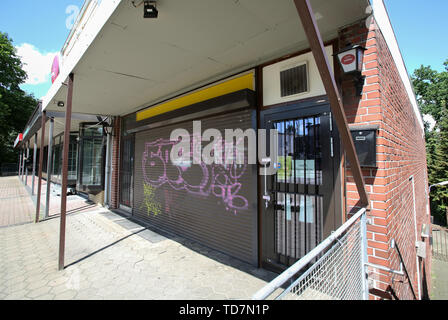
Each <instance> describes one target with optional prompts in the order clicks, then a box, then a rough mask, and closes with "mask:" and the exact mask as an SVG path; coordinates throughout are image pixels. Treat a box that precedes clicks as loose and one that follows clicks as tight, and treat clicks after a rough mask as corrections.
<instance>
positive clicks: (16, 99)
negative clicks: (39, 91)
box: [0, 32, 37, 165]
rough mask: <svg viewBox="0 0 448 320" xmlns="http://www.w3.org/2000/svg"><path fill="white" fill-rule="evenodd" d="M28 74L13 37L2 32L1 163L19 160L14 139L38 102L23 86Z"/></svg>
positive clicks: (0, 62)
mask: <svg viewBox="0 0 448 320" xmlns="http://www.w3.org/2000/svg"><path fill="white" fill-rule="evenodd" d="M26 78H27V74H26V72H25V71H24V70H23V64H22V61H21V60H20V58H19V57H18V56H17V53H16V50H15V48H14V46H13V45H12V40H11V39H10V38H9V37H8V35H7V34H6V33H3V32H0V165H1V164H2V163H7V162H17V150H14V148H13V146H14V141H15V139H16V137H17V135H18V134H19V132H21V131H22V130H23V129H24V127H25V125H26V123H27V121H28V118H29V117H30V116H31V114H32V112H33V110H34V108H35V107H36V105H37V101H36V99H35V98H34V97H33V96H32V95H29V94H27V93H25V92H24V91H23V90H21V89H20V87H19V86H20V85H21V84H22V83H24V82H25V80H26Z"/></svg>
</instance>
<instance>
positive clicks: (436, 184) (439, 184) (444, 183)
mask: <svg viewBox="0 0 448 320" xmlns="http://www.w3.org/2000/svg"><path fill="white" fill-rule="evenodd" d="M447 184H448V181H443V182H439V183H435V184H432V185H430V186H429V192H428V195H429V194H430V193H431V188H432V187H436V186H445V185H447Z"/></svg>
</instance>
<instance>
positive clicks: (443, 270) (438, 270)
mask: <svg viewBox="0 0 448 320" xmlns="http://www.w3.org/2000/svg"><path fill="white" fill-rule="evenodd" d="M432 229H433V238H432V239H433V244H432V246H433V249H432V250H433V256H432V261H431V297H430V298H431V300H448V256H447V254H448V232H447V231H446V229H445V228H443V227H440V226H437V225H433V226H432Z"/></svg>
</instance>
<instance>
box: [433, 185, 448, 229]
mask: <svg viewBox="0 0 448 320" xmlns="http://www.w3.org/2000/svg"><path fill="white" fill-rule="evenodd" d="M447 184H448V181H442V182H439V183H435V184H432V185H430V186H429V191H428V200H429V203H431V188H432V187H437V186H446V185H447ZM445 214H446V220H447V223H448V211H447V212H446V213H445Z"/></svg>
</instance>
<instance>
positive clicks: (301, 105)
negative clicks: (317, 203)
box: [258, 96, 344, 273]
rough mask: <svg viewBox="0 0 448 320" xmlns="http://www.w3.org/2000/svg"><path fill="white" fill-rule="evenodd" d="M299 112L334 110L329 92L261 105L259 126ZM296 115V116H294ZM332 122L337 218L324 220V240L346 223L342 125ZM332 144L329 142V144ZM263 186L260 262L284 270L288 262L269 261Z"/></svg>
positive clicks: (332, 203) (333, 211)
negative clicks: (331, 107)
mask: <svg viewBox="0 0 448 320" xmlns="http://www.w3.org/2000/svg"><path fill="white" fill-rule="evenodd" d="M294 112H297V115H296V116H295V117H296V118H300V117H307V116H312V115H317V114H322V113H328V114H331V109H330V105H329V102H328V99H327V97H326V96H323V97H322V96H321V97H315V98H312V99H306V100H296V101H292V102H287V103H282V104H278V105H275V106H270V107H267V108H261V110H259V128H260V129H264V128H266V124H267V122H266V121H267V118H271V117H272V116H274V117H275V116H276V115H279V116H278V118H279V119H281V118H283V119H287V116H286V115H285V113H294ZM292 118H293V117H292ZM330 119H331V120H330V122H331V125H330V126H331V128H332V133H330V135H331V136H332V138H333V161H332V164H331V166H332V173H333V187H332V190H333V191H332V192H331V194H330V198H329V205H328V216H329V215H333V217H334V218H333V219H332V220H333V221H332V223H328V222H327V223H325V224H324V223H323V226H322V227H323V228H322V240H323V239H325V238H326V237H327V236H328V235H329V234H330V233H331V231H333V230H336V229H337V228H338V227H339V226H340V225H342V223H343V220H344V219H343V208H342V204H343V201H342V174H343V172H342V167H341V160H342V149H341V142H340V137H339V132H338V128H337V126H336V122H335V121H334V118H333V117H331V118H330ZM328 146H329V144H328ZM261 168H262V166H261V165H260V164H259V169H261ZM262 180H263V179H261V180H260V187H261V186H262V185H263V186H264V184H263V182H262ZM262 189H263V188H260V191H259V195H258V201H259V219H258V220H259V239H260V240H259V248H260V250H259V255H260V256H259V265H260V267H262V268H265V269H268V270H271V271H274V272H279V273H280V272H282V271H284V270H285V269H286V268H287V266H286V265H281V264H276V263H272V262H267V261H266V246H265V244H264V241H265V239H266V236H265V234H264V232H266V230H264V228H265V226H266V225H265V224H264V223H263V220H264V219H263V218H264V211H265V205H264V199H263V192H262Z"/></svg>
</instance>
